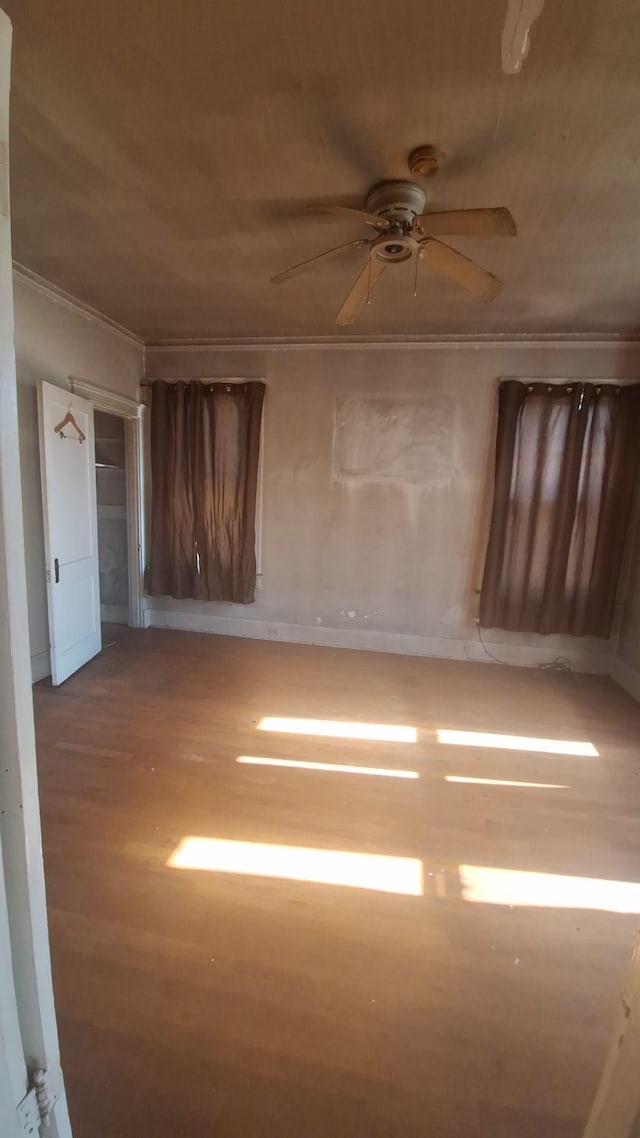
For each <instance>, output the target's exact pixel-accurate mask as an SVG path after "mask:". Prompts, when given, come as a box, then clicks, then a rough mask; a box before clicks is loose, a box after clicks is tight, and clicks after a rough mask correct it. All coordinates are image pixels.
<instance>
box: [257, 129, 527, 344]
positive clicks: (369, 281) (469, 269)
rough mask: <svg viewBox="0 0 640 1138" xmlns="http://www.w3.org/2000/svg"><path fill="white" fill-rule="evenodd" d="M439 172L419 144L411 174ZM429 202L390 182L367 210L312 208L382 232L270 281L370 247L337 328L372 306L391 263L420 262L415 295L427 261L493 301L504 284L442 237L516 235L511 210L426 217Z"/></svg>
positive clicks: (436, 160)
mask: <svg viewBox="0 0 640 1138" xmlns="http://www.w3.org/2000/svg"><path fill="white" fill-rule="evenodd" d="M439 168H440V155H439V153H438V151H437V150H436V149H435V148H434V147H432V146H420V147H418V148H417V149H416V150H413V151H412V152H411V154H410V155H409V170H410V172H411V174H413V175H414V177H416V176H417V177H423V178H425V177H429V176H431V175H433V174H437V172H438V170H439ZM426 203H427V195H426V193H425V191H424V190H423V189H422V187H421V186H419V185H418V184H417V183H416V182H408V181H388V182H380V183H378V185H376V186H374V187H373V188H372V189H371V190H370V191H369V193H368V194H367V197H366V199H365V202H364V208H363V209H352V208H350V207H349V206H344V205H322V206H310V207H309V208H310V209H316V210H320V211H321V212H324V213H335V214H339V215H341V216H345V217H351V218H353V219H354V221H355V220H359V221H361V222H365V223H366V224H367V225H370V226H372V227H373V228H374V229H376V230H377V234H376V236H375V237H373V238H371V239H369V238H357V239H356V240H355V241H348V242H347V243H346V244H345V245H338V246H337V247H336V248H334V249H327V251H326V252H325V253H319V254H318V255H317V256H316V257H310V258H309V259H308V260H307V261H301V262H300V264H299V265H293V266H292V268H290V269H287V270H286V271H285V272H283V273H278V274H277V276H275V277H272V278H271V283H272V284H283V283H284V281H288V280H290V279H291V278H292V277H295V276H298V274H299V273H306V271H307V270H308V269H312V268H313V267H314V265H317V264H318V263H319V262H320V261H325V260H328V259H329V258H331V257H336V256H338V255H339V254H340V253H345V252H346V251H347V250H349V249H353V250H356V249H365V248H366V250H367V258H366V261H365V263H364V265H363V268H362V269H361V271H360V273H359V274H358V276H357V277H356V280H355V282H354V283H353V285H352V286H351V288H350V290H349V292H348V294H347V297H346V299H345V301H344V303H343V305H342V307H341V308H340V310H339V312H338V315H337V316H336V324H340V325H347V324H353V322H354V320H355V318H356V316H357V315H358V312H359V311H360V308H361V307H362V305H363V304H364V302H365V301H367V303H369V300H370V297H371V289H372V287H373V285H374V284H375V282H376V281H377V280H378V279H379V277H381V276H382V273H383V272H384V270H385V268H386V267H387V265H390V264H398V263H400V262H405V261H410V260H411V258H413V259H414V262H415V284H414V295H415V293H416V284H417V275H418V265H419V262H420V261H424V262H425V264H427V265H430V266H431V268H432V269H435V271H436V272H438V273H442V274H443V275H444V276H446V277H450V278H451V280H454V281H456V282H457V283H458V284H459V285H462V287H463V288H465V289H467V291H468V292H470V293H472V294H473V296H477V297H479V298H480V300H486V301H489V300H494V298H495V297H496V296H498V294H499V293H500V292H502V289H503V287H504V285H503V283H502V281H500V280H498V278H497V277H495V276H494V275H493V273H490V272H488V271H487V269H483V268H482V266H481V265H478V264H476V262H475V261H472V260H470V258H469V257H465V256H464V255H463V254H462V253H459V252H458V251H457V249H452V248H451V246H450V245H446V244H445V243H444V242H443V241H440V240H439V238H440V237H441V236H447V237H449V236H450V237H515V236H516V234H517V229H516V224H515V221H514V220H513V217H512V216H511V214H510V212H509V210H508V209H507V208H506V207H505V206H497V207H494V208H489V209H451V210H444V211H437V212H434V213H429V212H427V213H425V206H426Z"/></svg>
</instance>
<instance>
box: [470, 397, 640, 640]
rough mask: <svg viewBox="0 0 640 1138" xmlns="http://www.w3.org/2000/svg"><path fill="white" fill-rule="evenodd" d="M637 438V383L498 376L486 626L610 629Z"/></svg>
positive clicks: (592, 632)
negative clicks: (534, 380)
mask: <svg viewBox="0 0 640 1138" xmlns="http://www.w3.org/2000/svg"><path fill="white" fill-rule="evenodd" d="M639 444H640V384H633V385H630V386H616V385H615V384H593V383H566V384H546V383H529V384H527V383H521V382H519V381H517V380H507V381H505V382H503V383H501V384H500V398H499V409H498V432H497V440H496V468H495V488H494V500H493V514H492V518H491V530H490V534H489V545H488V549H487V559H486V564H485V570H484V578H483V582H482V591H481V597H480V624H481V625H482V626H483V627H484V628H509V629H513V630H516V631H524V632H542V633H549V632H565V633H571V634H572V635H574V636H602V637H607V636H609V635H610V633H611V622H612V619H613V610H614V605H615V600H616V588H617V584H618V577H619V574H620V566H621V562H622V554H623V547H624V541H625V534H626V531H627V526H628V522H629V515H630V509H631V502H632V496H633V490H634V485H635V481H636V474H637V470H638V454H639V453H640V446H639Z"/></svg>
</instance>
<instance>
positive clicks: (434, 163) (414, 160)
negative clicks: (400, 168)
mask: <svg viewBox="0 0 640 1138" xmlns="http://www.w3.org/2000/svg"><path fill="white" fill-rule="evenodd" d="M407 165H408V167H409V173H410V174H412V175H413V177H414V178H433V176H434V174H437V173H438V172H439V170H440V167H441V165H442V153H441V151H440V150H438V148H437V147H436V146H416V148H415V150H412V151H411V154H410V155H409V158H408V160H407Z"/></svg>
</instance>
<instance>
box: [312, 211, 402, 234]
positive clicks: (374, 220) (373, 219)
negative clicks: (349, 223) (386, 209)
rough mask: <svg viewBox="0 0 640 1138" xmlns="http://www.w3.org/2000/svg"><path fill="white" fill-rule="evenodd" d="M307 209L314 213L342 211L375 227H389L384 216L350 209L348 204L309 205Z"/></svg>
mask: <svg viewBox="0 0 640 1138" xmlns="http://www.w3.org/2000/svg"><path fill="white" fill-rule="evenodd" d="M309 209H310V210H312V211H313V212H314V213H344V214H346V216H347V217H353V218H356V217H357V218H359V219H360V221H365V222H366V223H367V225H373V226H375V228H376V229H388V228H389V222H388V221H387V220H386V219H385V218H384V217H378V214H377V213H369V212H368V211H367V210H366V209H352V208H351V206H349V205H310V206H309Z"/></svg>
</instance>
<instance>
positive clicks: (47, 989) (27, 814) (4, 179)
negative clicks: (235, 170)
mask: <svg viewBox="0 0 640 1138" xmlns="http://www.w3.org/2000/svg"><path fill="white" fill-rule="evenodd" d="M10 65H11V21H10V20H9V17H8V16H7V15H6V13H5V12H2V11H0V149H1V150H2V154H3V159H4V160H3V163H2V169H1V170H0V672H2V683H0V759H1V760H2V761H1V762H0V800H1V801H2V812H1V813H0V841H1V847H2V856H1V857H0V894H2V903H1V908H2V912H1V913H0V954H1V958H2V965H1V966H0V989H1V990H0V1004H1V1009H0V1014H1V1015H2V1024H1V1025H0V1027H1V1030H2V1040H1V1041H0V1080H2V1085H1V1086H0V1109H2V1111H3V1113H4V1114H5V1116H6V1114H7V1108H10V1106H11V1101H10V1099H9V1098H8V1096H9V1094H11V1097H12V1098H15V1095H16V1094H17V1095H20V1096H22V1094H23V1092H24V1091H26V1085H27V1068H30V1073H31V1075H32V1076H33V1077H34V1078H35V1076H36V1073H41V1075H42V1078H43V1079H44V1080H45V1086H44V1088H43V1089H44V1090H45V1091H46V1090H48V1097H49V1099H50V1101H51V1103H53V1104H54V1105H53V1107H52V1113H51V1118H50V1122H49V1126H48V1129H47V1134H48V1135H49V1138H71V1125H70V1122H69V1114H68V1110H67V1100H66V1096H65V1092H64V1086H63V1083H62V1071H61V1069H60V1048H59V1043H58V1029H57V1025H56V1015H55V1004H54V995H53V983H52V976H51V957H50V952H49V931H48V926H47V910H46V898H45V883H44V866H43V861H42V837H41V830H40V804H39V799H38V773H37V766H36V748H35V730H34V720H33V697H32V693H31V659H30V653H29V618H28V613H27V575H26V567H25V549H24V525H23V511H22V495H21V493H20V488H21V473H20V451H19V442H18V402H17V384H16V364H15V346H14V322H13V280H12V272H11V229H10V216H9V163H8V161H7V160H6V159H7V157H8V151H9V87H10ZM16 1018H17V1020H18V1022H16ZM34 1097H35V1092H34ZM45 1097H47V1095H45ZM22 1103H24V1100H22ZM13 1105H14V1107H15V1108H16V1110H17V1109H18V1108H19V1105H21V1104H19V1102H18V1101H14V1104H13ZM30 1125H31V1123H30ZM32 1125H33V1132H34V1133H35V1130H36V1129H38V1130H39V1129H40V1126H39V1124H38V1120H37V1119H35V1118H34V1121H33V1124H32ZM13 1133H22V1134H24V1133H25V1129H24V1127H23V1126H22V1125H21V1124H20V1120H19V1117H18V1115H17V1114H16V1116H15V1126H12V1128H11V1130H10V1131H9V1134H13Z"/></svg>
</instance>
